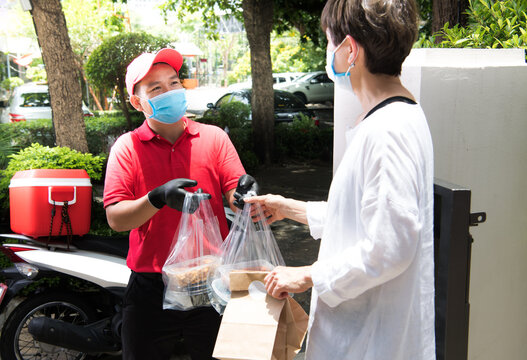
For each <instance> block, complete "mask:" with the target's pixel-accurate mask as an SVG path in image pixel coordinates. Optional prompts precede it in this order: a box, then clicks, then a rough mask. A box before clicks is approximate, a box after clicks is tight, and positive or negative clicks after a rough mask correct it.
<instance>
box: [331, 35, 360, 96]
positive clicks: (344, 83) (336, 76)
mask: <svg viewBox="0 0 527 360" xmlns="http://www.w3.org/2000/svg"><path fill="white" fill-rule="evenodd" d="M345 41H346V38H344V40H342V42H341V43H340V44H339V46H337V47H336V48H335V49H334V50H333V51H328V50H326V73H327V74H328V77H329V78H330V79H331V80H333V82H334V83H335V86H336V87H343V88H346V89H348V90H351V91H353V88H352V86H351V81H350V78H349V74H350V70H351V68H352V67H354V66H355V62H354V63H352V64H351V65H350V66H349V68H348V70H347V71H346V72H343V73H337V72H336V71H335V53H336V52H337V50H338V49H339V48H340V47H341V46H342V44H344V42H345Z"/></svg>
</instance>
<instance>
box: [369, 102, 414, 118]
mask: <svg viewBox="0 0 527 360" xmlns="http://www.w3.org/2000/svg"><path fill="white" fill-rule="evenodd" d="M393 102H404V103H407V104H411V105H416V104H417V103H416V102H415V101H413V100H412V99H410V98H407V97H406V96H392V97H389V98H387V99H384V100H383V101H381V102H380V103H378V104H377V105H375V106H374V107H373V109H371V110H370V111H368V113H367V114H366V116H365V117H364V119H362V120H363V121H364V120H366V118H367V117H368V116H370V115H371V114H373V113H374V112H376V111H377V110H379V109H381V108H383V107H385V106H386V105H388V104H391V103H393Z"/></svg>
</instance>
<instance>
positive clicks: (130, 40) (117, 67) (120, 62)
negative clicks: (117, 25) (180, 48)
mask: <svg viewBox="0 0 527 360" xmlns="http://www.w3.org/2000/svg"><path fill="white" fill-rule="evenodd" d="M168 44H169V41H168V40H167V39H163V38H159V37H156V36H153V35H149V34H147V33H143V32H135V33H124V34H119V35H116V36H112V37H110V38H107V39H106V40H105V41H103V42H102V44H101V45H100V46H99V47H97V48H96V49H95V50H94V51H93V52H92V54H91V55H90V57H89V58H88V61H87V62H86V74H87V75H88V77H89V79H90V81H91V82H92V83H93V84H94V85H95V86H97V87H99V88H113V87H114V86H115V85H116V84H117V82H118V81H119V79H124V77H125V75H126V68H127V66H128V64H130V62H131V61H132V60H133V59H134V58H136V57H137V56H139V55H140V54H142V53H143V52H153V51H157V50H159V49H161V48H164V47H167V46H168Z"/></svg>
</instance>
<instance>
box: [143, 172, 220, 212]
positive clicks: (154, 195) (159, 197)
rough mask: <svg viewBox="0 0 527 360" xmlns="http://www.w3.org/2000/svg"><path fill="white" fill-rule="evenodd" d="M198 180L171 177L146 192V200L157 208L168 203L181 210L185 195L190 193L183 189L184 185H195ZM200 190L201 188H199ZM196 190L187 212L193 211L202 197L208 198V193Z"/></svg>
mask: <svg viewBox="0 0 527 360" xmlns="http://www.w3.org/2000/svg"><path fill="white" fill-rule="evenodd" d="M197 184H198V182H197V181H196V180H190V179H184V178H182V179H173V180H170V181H168V182H166V183H164V184H163V185H161V186H158V187H157V188H155V189H154V190H152V191H150V192H149V193H148V200H149V201H150V203H151V204H152V205H153V206H155V207H156V208H158V209H161V208H162V207H163V206H165V205H168V206H169V207H171V208H172V209H176V210H179V211H183V203H184V202H185V195H186V194H192V193H190V192H189V191H187V190H185V189H184V188H186V187H192V186H196V185H197ZM200 190H201V189H200ZM200 190H198V191H197V192H195V193H193V194H192V200H191V205H190V209H189V212H190V213H193V212H194V211H196V209H197V208H198V206H199V202H200V201H201V200H204V199H210V198H211V196H210V194H207V193H204V192H202V191H200Z"/></svg>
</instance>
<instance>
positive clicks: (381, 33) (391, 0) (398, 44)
mask: <svg viewBox="0 0 527 360" xmlns="http://www.w3.org/2000/svg"><path fill="white" fill-rule="evenodd" d="M418 19H419V15H418V11H417V5H416V3H415V0H328V2H327V3H326V5H325V6H324V10H323V11H322V17H321V26H322V29H323V30H324V31H326V29H329V32H330V34H331V37H332V39H333V41H334V42H335V45H338V44H339V43H341V42H342V41H343V40H344V38H345V37H346V35H351V36H352V37H353V38H354V39H355V40H356V41H357V42H358V43H359V44H360V45H361V46H362V47H363V48H364V51H365V52H366V67H367V68H368V70H369V71H370V72H371V73H372V74H379V73H380V74H386V75H393V76H398V75H400V74H401V66H402V64H403V61H404V59H405V58H406V57H407V56H408V54H409V53H410V50H412V46H413V44H414V42H415V41H416V40H417V32H418Z"/></svg>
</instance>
